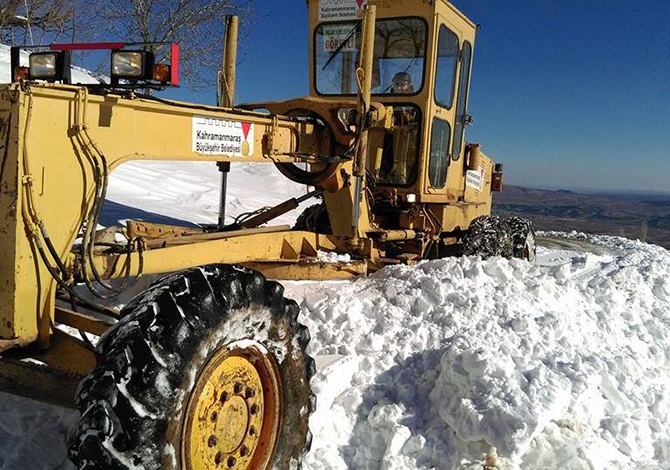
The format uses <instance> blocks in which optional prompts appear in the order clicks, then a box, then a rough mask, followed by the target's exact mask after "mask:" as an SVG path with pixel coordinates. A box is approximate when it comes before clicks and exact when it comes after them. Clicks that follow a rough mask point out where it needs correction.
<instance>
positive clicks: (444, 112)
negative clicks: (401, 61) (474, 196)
mask: <svg viewBox="0 0 670 470" xmlns="http://www.w3.org/2000/svg"><path fill="white" fill-rule="evenodd" d="M437 18H438V23H437V25H436V27H437V32H438V34H437V43H436V47H435V51H436V54H435V62H434V75H435V76H434V77H433V80H434V82H433V83H434V93H433V96H432V97H431V101H432V103H431V106H430V107H429V109H433V110H434V112H433V113H430V114H428V120H427V121H428V122H427V123H426V124H427V126H428V128H429V129H430V130H429V133H428V155H427V156H428V159H427V160H428V161H427V171H426V176H425V181H424V189H425V193H427V194H428V195H433V197H437V198H439V199H440V200H443V201H444V202H446V201H447V200H450V199H455V198H456V197H457V195H456V194H452V193H453V190H450V189H451V188H450V185H449V180H450V179H451V178H450V174H451V173H452V172H453V169H452V168H451V167H452V158H451V149H452V145H453V140H454V125H453V123H454V120H455V115H456V107H457V104H456V93H457V79H458V65H459V56H460V49H461V40H460V37H459V34H458V33H457V31H456V30H455V28H453V27H452V26H451V25H449V24H448V23H447V22H445V21H444V19H442V18H441V17H440V16H438V17H437ZM435 202H437V201H435Z"/></svg>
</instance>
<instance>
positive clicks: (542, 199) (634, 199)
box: [493, 185, 670, 249]
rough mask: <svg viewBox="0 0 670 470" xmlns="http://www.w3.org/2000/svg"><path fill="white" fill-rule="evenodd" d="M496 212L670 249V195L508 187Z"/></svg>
mask: <svg viewBox="0 0 670 470" xmlns="http://www.w3.org/2000/svg"><path fill="white" fill-rule="evenodd" d="M493 204H494V208H493V210H494V212H496V213H498V214H501V215H504V216H509V215H522V216H524V217H527V218H529V219H531V220H533V222H535V226H536V227H537V229H539V230H561V231H566V230H578V231H582V232H587V233H596V234H607V235H619V236H624V237H627V238H632V239H640V240H644V241H648V242H650V243H654V244H657V245H661V246H664V247H665V248H668V249H670V195H658V196H654V195H649V194H643V193H631V194H625V193H616V194H604V193H603V194H581V193H576V192H573V191H567V190H557V191H550V190H544V189H533V188H524V187H520V186H509V185H507V186H505V187H504V189H503V192H502V193H495V194H494V197H493Z"/></svg>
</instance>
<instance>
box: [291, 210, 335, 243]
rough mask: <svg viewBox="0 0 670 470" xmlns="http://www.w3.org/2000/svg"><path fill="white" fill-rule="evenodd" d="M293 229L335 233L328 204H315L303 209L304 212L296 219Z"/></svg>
mask: <svg viewBox="0 0 670 470" xmlns="http://www.w3.org/2000/svg"><path fill="white" fill-rule="evenodd" d="M293 230H303V231H306V232H314V233H321V234H324V235H328V234H331V233H333V229H332V227H331V225H330V218H329V217H328V210H327V209H326V204H325V203H322V204H315V205H313V206H309V207H308V208H306V209H305V210H304V211H302V214H300V215H299V216H298V219H297V220H296V221H295V225H294V226H293Z"/></svg>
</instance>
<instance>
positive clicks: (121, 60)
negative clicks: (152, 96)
mask: <svg viewBox="0 0 670 470" xmlns="http://www.w3.org/2000/svg"><path fill="white" fill-rule="evenodd" d="M153 67H154V55H153V54H152V53H151V52H149V51H113V52H112V78H115V79H124V80H152V79H153Z"/></svg>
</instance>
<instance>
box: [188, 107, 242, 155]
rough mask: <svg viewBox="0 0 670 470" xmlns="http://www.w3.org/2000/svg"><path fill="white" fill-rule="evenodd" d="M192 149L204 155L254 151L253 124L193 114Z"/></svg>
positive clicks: (236, 153)
mask: <svg viewBox="0 0 670 470" xmlns="http://www.w3.org/2000/svg"><path fill="white" fill-rule="evenodd" d="M192 145H193V151H194V152H195V153H200V154H204V155H229V156H231V157H242V156H247V155H251V154H253V153H254V125H253V124H251V123H249V122H240V121H229V120H227V119H215V118H209V117H202V116H193V138H192Z"/></svg>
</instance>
